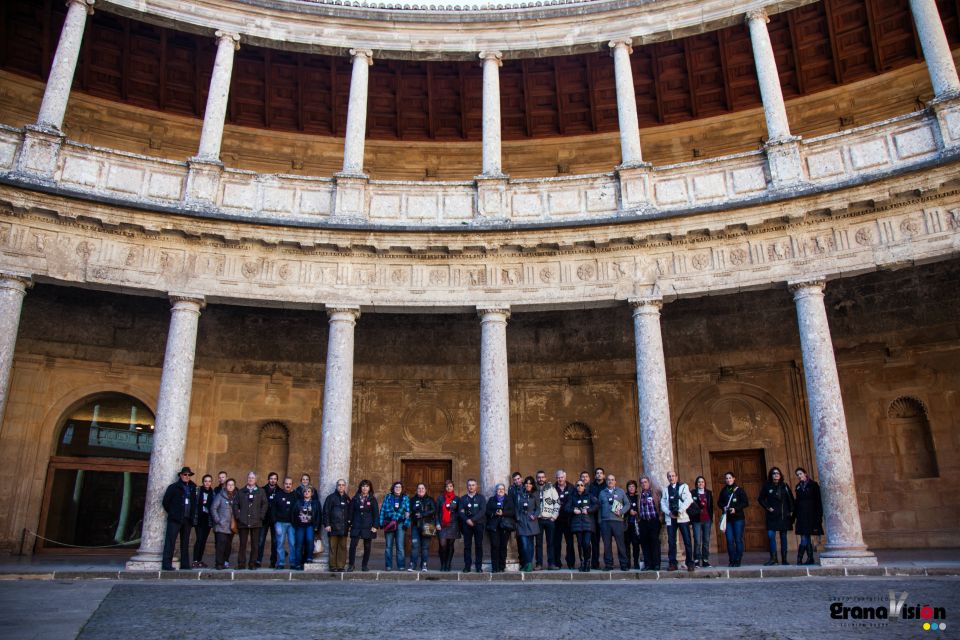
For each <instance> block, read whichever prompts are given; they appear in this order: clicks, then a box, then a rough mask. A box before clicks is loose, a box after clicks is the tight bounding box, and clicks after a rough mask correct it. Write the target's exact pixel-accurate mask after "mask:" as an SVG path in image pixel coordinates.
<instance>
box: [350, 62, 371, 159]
mask: <svg viewBox="0 0 960 640" xmlns="http://www.w3.org/2000/svg"><path fill="white" fill-rule="evenodd" d="M350 55H351V56H353V73H352V74H351V76H350V102H349V104H348V105H347V138H346V140H345V141H344V147H343V173H347V174H352V175H362V174H363V145H364V139H365V138H366V135H367V85H368V83H369V78H370V65H372V64H373V51H371V50H370V49H350Z"/></svg>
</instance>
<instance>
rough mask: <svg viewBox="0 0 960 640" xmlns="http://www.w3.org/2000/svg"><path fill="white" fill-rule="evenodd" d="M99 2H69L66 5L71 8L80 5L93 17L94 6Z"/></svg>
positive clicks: (74, 0) (89, 0)
mask: <svg viewBox="0 0 960 640" xmlns="http://www.w3.org/2000/svg"><path fill="white" fill-rule="evenodd" d="M96 1H97V0H67V1H66V2H65V3H64V4H65V5H66V6H67V7H69V6H70V5H72V4H78V5H80V6H81V7H83V8H84V10H86V12H87V15H88V16H92V15H93V5H94V3H96Z"/></svg>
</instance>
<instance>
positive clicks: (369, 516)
mask: <svg viewBox="0 0 960 640" xmlns="http://www.w3.org/2000/svg"><path fill="white" fill-rule="evenodd" d="M374 528H376V529H379V528H380V505H378V504H377V499H376V498H375V497H374V495H373V494H372V493H371V494H367V497H366V498H364V497H363V496H361V495H360V494H359V493H357V495H355V496H353V499H352V500H351V501H350V537H351V538H363V539H364V540H372V539H373V538H376V537H377V534H376V533H374V532H373V531H371V529H374Z"/></svg>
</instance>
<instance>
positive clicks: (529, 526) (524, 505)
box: [517, 489, 540, 536]
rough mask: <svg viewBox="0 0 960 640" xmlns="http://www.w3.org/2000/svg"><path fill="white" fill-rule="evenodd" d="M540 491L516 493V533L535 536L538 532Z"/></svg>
mask: <svg viewBox="0 0 960 640" xmlns="http://www.w3.org/2000/svg"><path fill="white" fill-rule="evenodd" d="M539 514H540V492H539V491H537V490H536V489H534V490H533V493H527V492H526V491H520V492H518V493H517V535H518V536H535V535H537V534H538V533H540V522H539V521H538V520H537V516H538V515H539Z"/></svg>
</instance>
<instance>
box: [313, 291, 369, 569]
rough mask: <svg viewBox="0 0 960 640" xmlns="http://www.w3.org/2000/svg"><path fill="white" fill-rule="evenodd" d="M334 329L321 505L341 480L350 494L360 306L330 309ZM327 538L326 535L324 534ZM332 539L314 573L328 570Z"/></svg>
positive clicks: (330, 338) (326, 380) (328, 369)
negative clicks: (355, 346) (355, 341)
mask: <svg viewBox="0 0 960 640" xmlns="http://www.w3.org/2000/svg"><path fill="white" fill-rule="evenodd" d="M327 315H328V316H329V318H330V320H329V325H330V328H329V330H328V334H327V364H326V368H325V372H324V382H323V415H322V417H321V427H320V484H319V485H317V491H318V492H319V494H320V503H321V504H323V501H324V500H325V499H326V497H327V495H329V494H330V492H331V491H334V490H335V489H336V488H337V480H338V479H339V478H343V479H344V480H347V491H348V492H349V491H350V482H349V481H350V447H351V438H352V436H351V431H352V427H353V335H354V328H355V327H356V326H357V318H359V317H360V307H356V306H331V307H327ZM324 538H326V534H324ZM329 548H330V545H329V540H326V544H325V546H324V554H323V557H321V558H318V560H319V562H316V563H314V564H315V565H318V566H311V565H307V566H309V567H310V568H311V569H312V570H320V571H326V570H327V568H328V566H329V565H328V557H329V556H328V555H327V554H328V549H329Z"/></svg>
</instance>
